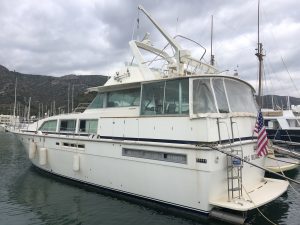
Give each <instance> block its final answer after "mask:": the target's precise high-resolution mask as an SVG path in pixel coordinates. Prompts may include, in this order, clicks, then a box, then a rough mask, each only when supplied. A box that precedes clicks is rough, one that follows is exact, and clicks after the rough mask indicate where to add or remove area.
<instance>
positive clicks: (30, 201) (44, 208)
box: [0, 133, 300, 225]
mask: <svg viewBox="0 0 300 225" xmlns="http://www.w3.org/2000/svg"><path fill="white" fill-rule="evenodd" d="M108 172H113V171H108ZM288 175H289V176H290V177H292V178H293V179H296V180H300V169H299V168H298V170H295V171H291V172H290V173H289V174H288ZM293 186H294V188H295V189H296V190H297V191H298V192H299V191H300V186H299V185H298V186H297V185H294V184H293ZM261 211H262V212H263V213H264V214H265V215H266V216H267V217H268V218H269V219H271V220H272V221H273V222H275V223H276V224H289V225H299V224H300V196H299V194H297V193H296V192H295V191H293V190H292V188H289V189H288V192H287V193H285V194H284V195H283V196H281V197H280V198H278V199H277V200H275V201H273V202H272V203H269V204H268V205H266V206H265V207H262V208H261ZM0 224H1V225H2V224H3V225H4V224H5V225H6V224H13V225H19V224H20V225H23V224H26V225H27V224H28V225H29V224H30V225H32V224H49V225H50V224H51V225H52V224H59V225H61V224H62V225H63V224H65V225H67V224H82V225H83V224H105V225H119V224H120V225H123V224H124V225H127V224H128V225H150V224H155V225H160V224H170V225H171V224H172V225H177V224H181V225H188V224H195V225H196V224H199V225H204V224H210V225H220V224H224V223H222V222H216V221H212V220H208V219H206V218H199V219H197V220H195V219H190V218H186V217H183V216H182V215H178V214H177V213H176V212H169V211H168V210H162V209H161V208H158V207H157V206H154V205H149V204H146V202H143V201H138V200H134V199H131V198H129V199H127V198H125V197H124V196H123V197H122V196H116V195H114V194H112V193H107V192H105V191H103V190H102V191H100V190H98V189H97V190H96V189H94V188H91V187H90V186H85V185H82V184H81V185H78V184H77V183H75V182H70V181H68V180H66V179H62V178H58V177H56V176H52V175H48V174H45V173H42V172H40V171H38V170H36V169H35V168H34V167H33V166H32V165H31V163H30V162H29V160H28V159H27V156H26V154H25V150H24V148H23V146H22V145H21V144H20V143H19V142H18V141H17V139H16V138H15V136H14V135H12V134H9V133H0ZM249 224H270V223H269V222H267V221H266V220H265V219H264V218H263V217H262V216H261V215H259V214H258V213H257V214H255V215H253V216H252V217H251V218H250V221H249Z"/></svg>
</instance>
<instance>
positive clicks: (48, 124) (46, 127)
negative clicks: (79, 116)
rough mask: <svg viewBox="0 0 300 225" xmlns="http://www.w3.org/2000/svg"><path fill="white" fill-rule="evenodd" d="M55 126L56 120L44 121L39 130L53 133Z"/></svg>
mask: <svg viewBox="0 0 300 225" xmlns="http://www.w3.org/2000/svg"><path fill="white" fill-rule="evenodd" d="M56 126H57V120H49V121H45V122H44V123H43V124H42V126H41V127H40V129H39V130H40V131H51V132H55V131H56Z"/></svg>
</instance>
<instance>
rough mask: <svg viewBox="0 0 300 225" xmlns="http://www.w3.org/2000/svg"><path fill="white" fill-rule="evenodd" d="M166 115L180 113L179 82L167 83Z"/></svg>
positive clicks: (171, 81)
mask: <svg viewBox="0 0 300 225" xmlns="http://www.w3.org/2000/svg"><path fill="white" fill-rule="evenodd" d="M164 113H165V114H178V113H179V80H170V81H167V82H166V86H165V102H164Z"/></svg>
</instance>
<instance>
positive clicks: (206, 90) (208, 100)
mask: <svg viewBox="0 0 300 225" xmlns="http://www.w3.org/2000/svg"><path fill="white" fill-rule="evenodd" d="M215 112H217V109H216V106H215V100H214V97H213V93H212V88H211V85H210V80H209V79H196V80H194V81H193V113H215Z"/></svg>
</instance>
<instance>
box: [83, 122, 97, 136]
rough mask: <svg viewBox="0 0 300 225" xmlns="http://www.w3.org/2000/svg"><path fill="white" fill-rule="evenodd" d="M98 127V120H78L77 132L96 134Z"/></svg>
mask: <svg viewBox="0 0 300 225" xmlns="http://www.w3.org/2000/svg"><path fill="white" fill-rule="evenodd" d="M97 127H98V120H95V119H94V120H93V119H91V120H80V122H79V132H82V133H89V134H96V133H97Z"/></svg>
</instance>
